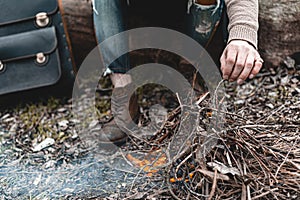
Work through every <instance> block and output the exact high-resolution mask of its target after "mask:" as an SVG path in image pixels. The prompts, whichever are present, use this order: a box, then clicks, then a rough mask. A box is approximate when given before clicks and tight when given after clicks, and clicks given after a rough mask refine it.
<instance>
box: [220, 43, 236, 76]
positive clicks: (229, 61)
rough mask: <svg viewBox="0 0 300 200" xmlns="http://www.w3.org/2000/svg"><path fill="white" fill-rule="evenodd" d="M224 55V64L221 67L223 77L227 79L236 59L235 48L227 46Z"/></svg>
mask: <svg viewBox="0 0 300 200" xmlns="http://www.w3.org/2000/svg"><path fill="white" fill-rule="evenodd" d="M224 56H225V65H224V67H223V68H222V72H223V78H224V79H228V78H229V77H230V74H231V73H232V70H233V67H234V64H235V61H236V57H237V51H236V49H231V48H227V49H226V51H225V55H224Z"/></svg>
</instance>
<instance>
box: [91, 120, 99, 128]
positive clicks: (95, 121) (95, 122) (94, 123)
mask: <svg viewBox="0 0 300 200" xmlns="http://www.w3.org/2000/svg"><path fill="white" fill-rule="evenodd" d="M98 123H99V122H98V120H93V121H92V122H91V123H90V124H89V128H94V127H96V126H97V124H98Z"/></svg>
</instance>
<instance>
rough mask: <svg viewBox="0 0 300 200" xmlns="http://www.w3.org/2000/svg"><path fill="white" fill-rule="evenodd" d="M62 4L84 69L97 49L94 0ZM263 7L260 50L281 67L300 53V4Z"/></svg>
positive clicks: (285, 0) (287, 0)
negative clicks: (88, 57)
mask: <svg viewBox="0 0 300 200" xmlns="http://www.w3.org/2000/svg"><path fill="white" fill-rule="evenodd" d="M60 1H61V5H62V7H63V10H64V12H63V13H62V14H63V18H64V20H65V22H66V25H67V29H68V32H69V35H70V40H71V45H72V49H73V54H74V58H75V63H76V65H77V66H80V64H81V62H82V61H83V59H84V58H85V57H86V55H87V54H88V53H89V52H90V51H91V50H92V49H93V48H94V47H95V46H96V45H97V43H96V39H95V33H94V29H93V16H92V5H91V0H60ZM259 3H260V15H259V22H260V31H259V49H260V52H261V54H262V56H263V58H264V59H265V61H266V63H267V64H268V65H270V66H278V65H279V64H280V62H282V61H283V59H285V58H286V56H290V55H293V54H295V53H296V52H300V28H299V27H300V1H299V0H269V1H265V0H259ZM132 20H134V19H132ZM170 23H172V22H170ZM176 23H177V21H176Z"/></svg>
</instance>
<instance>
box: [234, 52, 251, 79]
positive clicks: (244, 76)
mask: <svg viewBox="0 0 300 200" xmlns="http://www.w3.org/2000/svg"><path fill="white" fill-rule="evenodd" d="M254 60H255V56H254V55H253V54H248V57H247V59H246V62H245V66H244V69H243V71H242V73H241V74H240V76H239V78H238V81H237V83H238V84H242V83H243V82H244V81H245V80H246V79H247V78H248V77H249V75H250V73H251V71H252V69H253V66H254Z"/></svg>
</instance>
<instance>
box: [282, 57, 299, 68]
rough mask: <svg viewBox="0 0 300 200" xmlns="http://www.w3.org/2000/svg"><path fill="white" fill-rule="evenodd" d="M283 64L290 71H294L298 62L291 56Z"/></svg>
mask: <svg viewBox="0 0 300 200" xmlns="http://www.w3.org/2000/svg"><path fill="white" fill-rule="evenodd" d="M283 63H284V64H285V66H286V67H287V68H288V69H294V67H295V66H296V61H295V60H294V59H292V58H291V57H289V56H288V57H287V58H286V59H285V60H284V61H283Z"/></svg>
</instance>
